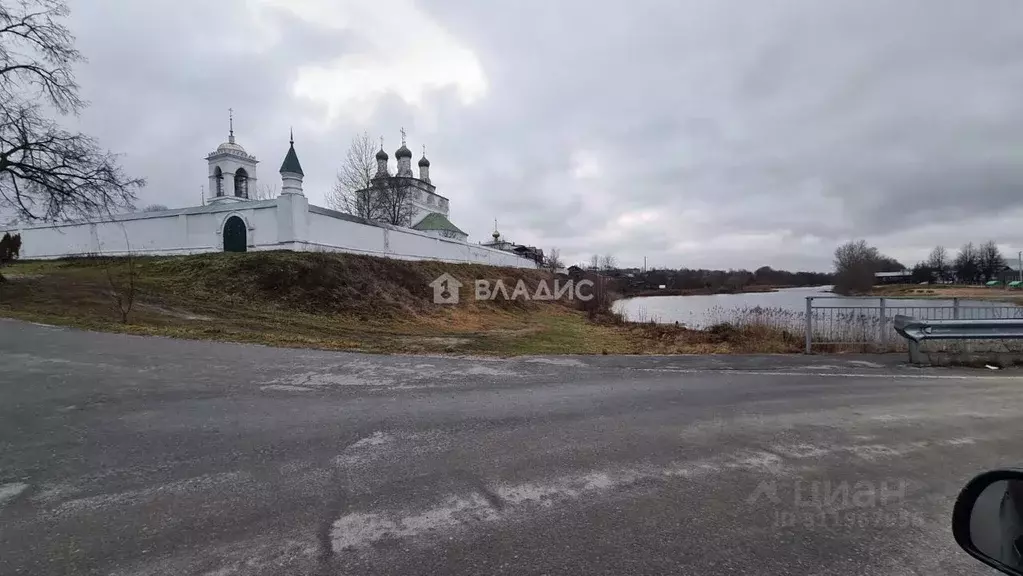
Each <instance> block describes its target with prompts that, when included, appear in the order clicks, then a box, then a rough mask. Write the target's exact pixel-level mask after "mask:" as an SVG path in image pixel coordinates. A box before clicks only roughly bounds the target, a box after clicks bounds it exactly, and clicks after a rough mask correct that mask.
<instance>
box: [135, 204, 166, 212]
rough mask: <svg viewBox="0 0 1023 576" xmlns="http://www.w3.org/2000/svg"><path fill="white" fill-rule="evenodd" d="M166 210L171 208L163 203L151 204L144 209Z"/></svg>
mask: <svg viewBox="0 0 1023 576" xmlns="http://www.w3.org/2000/svg"><path fill="white" fill-rule="evenodd" d="M164 210H170V208H168V207H167V206H165V205H163V204H150V205H149V206H146V207H145V208H143V209H142V211H143V212H162V211H164Z"/></svg>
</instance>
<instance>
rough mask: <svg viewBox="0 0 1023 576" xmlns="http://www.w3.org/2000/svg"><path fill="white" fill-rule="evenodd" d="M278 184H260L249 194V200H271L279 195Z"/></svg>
mask: <svg viewBox="0 0 1023 576" xmlns="http://www.w3.org/2000/svg"><path fill="white" fill-rule="evenodd" d="M279 190H280V185H279V184H260V185H259V186H258V187H257V188H256V190H254V191H250V192H249V199H251V200H273V199H274V198H276V197H277V196H279V195H280V193H279Z"/></svg>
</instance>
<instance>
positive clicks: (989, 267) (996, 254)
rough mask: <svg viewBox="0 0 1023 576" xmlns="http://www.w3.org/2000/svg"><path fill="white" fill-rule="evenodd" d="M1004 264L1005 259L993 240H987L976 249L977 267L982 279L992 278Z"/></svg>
mask: <svg viewBox="0 0 1023 576" xmlns="http://www.w3.org/2000/svg"><path fill="white" fill-rule="evenodd" d="M1003 266H1005V259H1004V258H1002V252H1001V250H999V249H998V244H995V241H994V240H988V241H987V242H985V243H983V244H981V245H980V248H979V249H978V250H977V269H978V271H979V272H980V274H981V275H982V276H983V277H984V280H994V279H995V276H997V275H998V272H999V271H1001V269H1002V267H1003Z"/></svg>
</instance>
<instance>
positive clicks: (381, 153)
mask: <svg viewBox="0 0 1023 576" xmlns="http://www.w3.org/2000/svg"><path fill="white" fill-rule="evenodd" d="M377 160H387V152H384V149H383V148H381V149H380V151H379V152H377Z"/></svg>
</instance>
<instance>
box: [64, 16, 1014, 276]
mask: <svg viewBox="0 0 1023 576" xmlns="http://www.w3.org/2000/svg"><path fill="white" fill-rule="evenodd" d="M325 1H326V0H325ZM421 7H422V8H423V10H424V11H425V12H427V13H428V14H429V15H431V16H432V17H434V18H436V19H437V21H438V22H439V24H440V25H441V26H443V27H444V28H445V29H446V30H447V31H449V32H450V33H451V34H452V35H453V36H454V37H455V38H456V39H457V40H458V41H460V42H461V43H462V44H463V45H465V46H466V47H467V48H469V49H471V50H473V51H474V53H475V54H476V55H477V56H478V57H479V59H480V61H481V63H482V66H483V69H484V71H485V73H486V75H487V80H488V84H489V91H488V93H487V96H486V97H485V98H484V99H482V100H480V101H478V102H475V103H473V104H472V105H469V106H464V105H462V104H461V103H460V101H459V98H458V95H457V93H456V91H455V89H454V88H450V87H449V88H445V89H440V90H436V91H434V92H431V93H428V94H427V95H426V98H425V100H424V102H423V104H422V106H421V107H416V106H411V105H409V104H407V103H406V102H404V101H403V100H401V99H400V98H399V97H398V96H397V95H387V96H386V97H384V98H383V99H382V100H380V101H379V102H377V105H376V109H375V110H376V111H375V113H374V114H373V115H372V116H371V117H370V118H369V119H368V121H366V122H365V123H361V124H355V123H353V122H352V121H349V120H346V119H340V120H338V121H336V122H334V123H333V124H331V125H322V126H316V127H317V128H318V129H317V130H315V131H307V132H304V133H301V134H297V135H296V136H297V137H298V148H299V154H300V156H301V157H302V160H303V166H305V167H307V168H306V169H307V172H308V173H309V175H308V178H307V191H309V194H310V197H311V199H312V200H314V201H318V200H321V199H322V191H323V190H325V189H326V187H328V186H329V185H330V182H331V178H332V176H333V173H334V170H335V169H336V167H337V162H338V159H339V158H340V157H341V156H342V155H343V153H344V149H345V147H346V145H347V143H348V141H349V140H350V139H351V137H352V136H353V135H354V134H356V133H358V132H361V131H362V130H368V131H370V133H371V134H373V135H374V136H375V135H376V134H384V135H385V137H386V138H387V145H386V148H387V151H388V152H389V153H392V152H393V150H394V148H396V147H397V145H398V141H397V139H398V133H397V131H398V128H399V127H401V126H405V127H406V128H407V129H408V130H409V137H410V145H411V146H413V148H415V149H416V151H417V152H418V146H419V145H420V144H423V143H425V144H427V145H428V146H429V153H430V157H431V161H432V162H433V167H432V176H433V179H434V181H435V183H436V184H438V186H439V192H441V193H442V194H445V195H446V196H448V197H449V198H451V200H452V212H453V214H452V216H453V219H454V220H455V222H456V223H457V224H458V225H459V226H460V227H462V228H464V229H466V230H467V231H469V232H470V234H471V237H472V239H473V240H481V239H486V238H487V237H489V234H490V231H491V227H492V222H493V218H495V217H496V218H498V219H499V220H500V222H501V228H502V232H506V233H507V234H508V235H510V236H512V237H514V238H515V239H516V240H518V241H522V242H528V243H532V244H539V245H541V246H551V245H553V244H555V243H557V244H559V245H560V247H561V248H562V251H563V252H564V253H565V255H566V257H568V258H569V259H570V260H583V259H585V258H586V257H587V256H588V255H589V254H591V253H594V252H601V253H604V252H612V253H615V254H617V255H618V258H619V260H620V261H621V262H623V263H625V264H633V265H635V264H638V263H641V262H642V257H643V256H644V255H646V256H649V257H650V259H651V261H652V262H657V263H658V264H659V265H670V266H679V265H702V266H719V267H730V266H736V267H738V266H745V267H756V266H759V265H763V264H770V265H772V266H775V267H783V266H785V267H794V268H811V267H818V268H828V267H830V264H831V252H832V250H833V248H834V245H835V244H837V243H838V242H841V241H843V240H845V239H848V238H852V237H867V238H876V239H877V240H878V241H884V242H895V243H897V242H901V241H906V242H909V240H899V238H909V237H912V243H913V245H912V246H909V245H897V244H893V245H890V246H887V245H881V246H880V248H881V249H882V250H884V251H889V252H893V253H894V252H900V251H901V252H905V253H913V254H915V253H916V251H918V247H917V245H918V244H929V243H931V242H933V243H938V242H941V243H944V244H946V245H949V246H957V245H959V244H961V243H962V242H965V241H967V240H975V241H979V240H982V238H972V237H971V238H967V237H965V236H963V237H961V238H960V237H959V234H964V235H965V234H967V233H974V232H975V231H976V229H975V228H970V229H969V230H957V228H956V226H955V223H956V222H957V221H960V220H961V219H965V218H971V217H974V216H984V215H992V216H993V215H999V214H1005V213H1006V212H1007V211H1009V210H1010V209H1012V208H1013V207H1015V206H1016V205H1017V204H1016V203H1017V200H1016V199H1017V198H1018V197H1019V196H1020V193H1019V190H1020V189H1021V186H1023V168H1021V166H1023V163H1021V162H1020V159H1021V158H1020V153H1019V150H1023V101H1021V100H1020V98H1019V90H1018V88H1019V86H1021V85H1023V61H1021V60H1020V59H1019V58H1018V54H1019V53H1020V52H1021V50H1023V6H1021V5H1020V4H1019V3H1018V2H1017V1H1016V0H989V1H986V2H983V3H975V2H966V1H962V0H904V1H901V2H897V3H893V2H889V1H884V0H834V1H832V2H817V1H814V0H765V1H763V2H755V3H751V2H745V1H738V0H715V1H709V0H685V1H680V2H660V1H654V0H648V1H640V2H632V3H627V2H610V1H605V2H596V3H595V2H592V1H586V2H584V1H582V0H566V1H563V2H546V1H542V0H525V1H523V2H515V3H491V2H486V3H481V2H469V1H468V0H428V1H427V2H425V3H423V4H421ZM73 8H74V14H73V24H74V26H75V29H76V31H77V32H78V34H79V36H80V38H81V48H82V49H83V51H85V52H86V53H87V55H88V56H89V58H90V64H89V65H88V66H85V67H83V68H82V69H81V71H80V74H79V76H80V80H81V82H82V84H83V86H84V87H85V90H86V95H87V97H88V98H89V99H90V100H92V102H93V107H92V108H91V109H90V110H89V111H88V112H87V114H86V115H85V116H83V125H84V126H85V127H86V128H87V129H88V130H89V131H90V132H92V133H94V134H96V135H97V136H99V137H100V138H101V139H102V141H103V143H104V145H106V146H108V147H110V148H112V149H114V150H119V151H124V152H126V153H127V154H128V156H127V158H126V164H127V166H128V168H129V169H132V170H133V171H134V172H136V173H140V174H142V175H145V176H147V177H149V179H150V182H151V185H150V187H149V189H148V190H147V191H146V192H145V198H144V200H145V201H150V202H152V201H160V202H164V203H170V204H178V205H184V204H187V203H190V202H192V201H193V200H192V199H193V198H196V197H197V196H196V195H197V194H198V187H199V186H200V185H202V184H203V183H204V181H205V180H204V178H205V172H204V166H203V163H202V160H201V158H202V156H203V155H205V153H206V152H208V151H209V150H210V149H212V148H214V147H215V146H216V145H217V144H218V143H219V142H220V141H221V140H222V139H223V138H224V137H225V136H226V108H227V107H229V106H233V107H234V108H235V109H236V110H237V113H236V115H237V118H238V120H237V122H238V124H237V126H238V135H239V139H240V141H241V142H242V143H243V144H244V145H245V146H246V147H247V148H248V149H249V150H250V152H254V153H255V154H257V155H258V156H259V157H260V159H261V160H263V164H262V165H261V166H260V178H261V180H262V181H264V182H267V181H268V180H269V181H273V180H275V179H276V167H277V163H278V162H279V158H280V156H281V155H283V152H284V147H285V146H286V144H285V141H284V138H285V136H284V135H285V134H286V131H287V129H288V127H289V126H290V125H296V126H297V127H299V126H304V125H306V124H310V123H312V124H315V122H316V119H317V118H322V112H323V111H322V110H321V109H319V108H317V105H315V104H313V103H311V102H309V101H307V100H304V99H300V98H296V97H295V96H294V95H293V94H292V90H291V86H292V83H293V82H294V80H295V78H296V76H295V74H296V71H297V70H298V68H299V67H300V66H302V65H303V64H309V63H312V62H327V61H330V60H332V59H334V58H336V57H337V56H339V55H343V54H350V53H354V54H358V53H361V52H362V51H363V50H364V48H365V47H364V46H363V45H361V44H360V42H359V40H358V37H357V36H355V35H348V34H338V33H336V32H334V31H328V30H326V29H323V28H319V27H318V26H316V25H315V24H307V23H303V22H300V21H297V20H294V19H288V17H287V16H286V14H284V13H281V14H280V15H279V18H278V19H277V20H276V21H275V22H274V24H275V27H277V28H279V30H280V33H281V34H282V35H283V39H284V41H283V42H281V43H280V44H279V45H277V46H275V47H274V48H273V49H272V50H268V51H265V52H262V53H259V52H251V51H242V50H230V49H227V48H224V47H223V46H222V45H223V42H222V41H221V39H222V37H224V36H225V35H226V36H228V37H230V31H231V29H232V27H237V29H238V33H243V32H244V31H245V30H248V28H246V26H247V18H248V14H249V12H248V10H249V9H250V8H251V7H250V6H248V5H247V4H246V3H245V2H242V1H240V0H238V1H234V2H215V3H207V2H199V1H198V0H185V1H183V2H175V3H173V4H172V3H170V2H169V0H161V1H160V2H158V3H152V2H150V3H133V2H129V1H128V0H123V1H117V0H98V1H96V2H90V3H80V4H78V3H76V4H75V6H73ZM431 119H432V120H431ZM580 150H586V151H589V152H591V153H592V154H593V155H594V156H595V157H596V158H597V159H598V161H599V169H600V172H599V176H598V177H597V178H596V179H574V178H573V177H572V168H573V166H572V158H573V154H574V153H576V152H578V151H580ZM645 212H653V213H656V214H658V215H659V216H660V218H659V219H657V220H655V221H653V222H651V223H650V224H649V225H644V226H642V227H639V228H637V229H630V230H627V231H623V232H622V233H621V234H618V235H617V236H615V237H614V238H613V239H609V236H608V235H607V230H613V229H614V226H615V224H614V223H615V222H616V220H617V219H618V218H619V217H620V216H622V215H624V214H632V213H645ZM694 214H699V215H700V217H699V218H698V219H693V218H695V217H694V216H692V215H694ZM687 215H688V216H687ZM931 222H944V223H947V224H948V226H947V227H946V228H945V231H944V232H942V233H940V234H936V233H933V232H928V234H930V235H931V236H927V237H919V236H914V235H912V234H909V235H908V236H907V235H905V234H904V235H902V236H899V235H898V234H893V231H897V230H901V229H904V228H907V227H914V226H918V227H921V229H923V228H922V227H923V226H924V225H925V224H927V223H931ZM1021 224H1023V223H1021ZM1020 229H1023V226H1016V227H1009V228H1007V229H1004V230H998V231H997V238H996V239H997V240H999V241H1000V242H1003V243H1005V244H1009V245H1012V246H1020V247H1023V232H1014V231H1013V230H1020ZM928 230H930V228H928ZM743 234H769V235H772V237H773V238H777V241H776V242H775V243H763V245H762V246H759V247H758V246H755V245H754V246H751V247H749V248H745V247H744V248H743V249H741V250H740V249H736V248H733V247H730V246H732V245H731V244H728V242H725V241H724V240H721V239H727V238H733V237H739V236H742V235H743ZM932 236H933V238H932ZM694 238H695V240H694ZM807 238H813V239H815V240H813V241H808V240H806V239H807Z"/></svg>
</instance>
